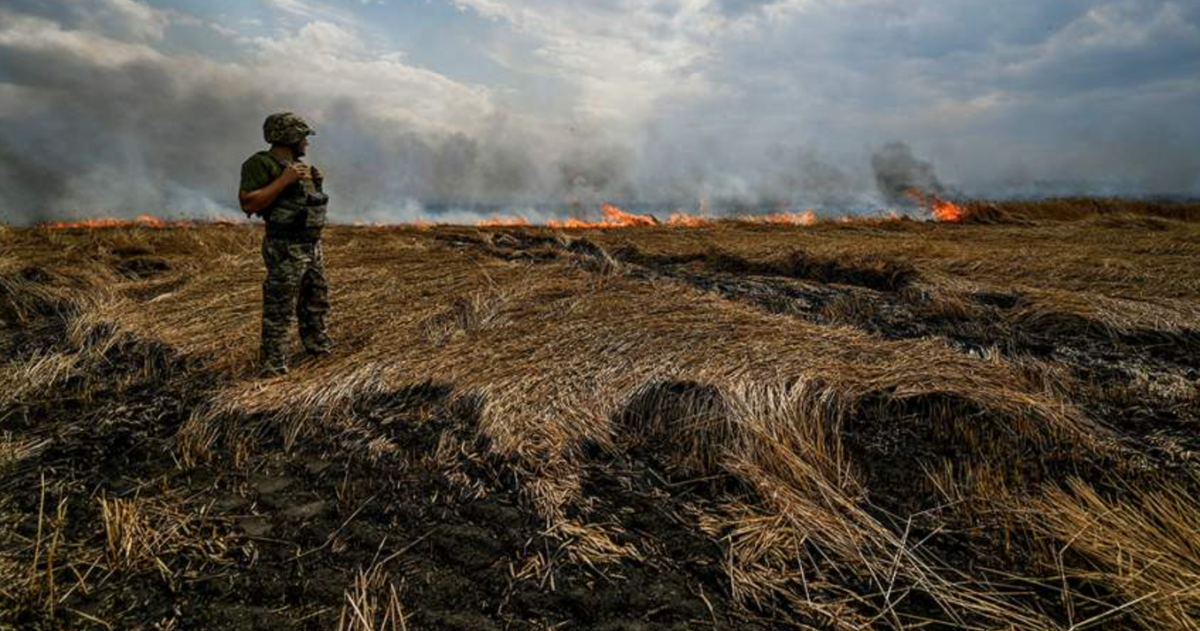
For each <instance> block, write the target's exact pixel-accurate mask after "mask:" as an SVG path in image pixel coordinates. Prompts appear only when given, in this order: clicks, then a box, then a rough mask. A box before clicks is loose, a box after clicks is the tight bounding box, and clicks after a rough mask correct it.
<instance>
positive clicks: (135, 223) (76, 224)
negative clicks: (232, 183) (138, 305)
mask: <svg viewBox="0 0 1200 631" xmlns="http://www.w3.org/2000/svg"><path fill="white" fill-rule="evenodd" d="M202 223H203V224H205V225H218V226H235V225H239V224H240V223H241V222H238V221H235V220H233V219H230V218H228V217H220V218H217V219H213V220H210V221H203V222H201V221H193V220H182V219H177V220H166V219H162V218H161V217H152V216H150V215H139V216H138V217H137V218H136V219H115V218H111V217H101V218H94V219H80V220H79V221H52V222H48V223H44V224H41V226H42V227H44V228H47V229H49V230H99V229H105V228H147V229H150V230H166V229H168V228H192V227H195V226H197V225H200V224H202Z"/></svg>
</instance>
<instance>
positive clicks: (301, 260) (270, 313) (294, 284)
mask: <svg viewBox="0 0 1200 631" xmlns="http://www.w3.org/2000/svg"><path fill="white" fill-rule="evenodd" d="M263 262H264V263H266V266H267V278H266V280H264V281H263V309H262V357H261V359H262V365H263V367H264V368H265V369H268V370H285V369H286V368H287V338H288V331H289V329H291V325H292V318H293V317H294V318H296V320H298V321H299V323H300V341H302V342H303V343H304V348H305V350H307V351H308V352H310V353H320V352H326V351H328V350H329V347H330V344H331V342H330V339H329V331H328V329H326V327H325V315H326V314H327V313H328V312H329V283H328V281H326V280H325V259H324V256H323V254H322V253H321V242H320V241H317V242H315V243H304V242H300V241H293V240H289V239H278V238H271V237H267V238H264V239H263Z"/></svg>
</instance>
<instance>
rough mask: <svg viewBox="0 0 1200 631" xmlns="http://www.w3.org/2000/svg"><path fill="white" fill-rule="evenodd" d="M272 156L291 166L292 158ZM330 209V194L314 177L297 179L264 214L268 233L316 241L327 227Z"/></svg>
mask: <svg viewBox="0 0 1200 631" xmlns="http://www.w3.org/2000/svg"><path fill="white" fill-rule="evenodd" d="M271 157H272V158H274V159H275V161H276V162H277V163H279V165H280V166H281V167H282V168H284V169H286V168H288V166H290V165H291V163H290V162H288V161H285V160H280V159H279V158H277V157H275V156H271ZM328 208H329V196H328V195H326V194H325V193H324V192H323V191H322V190H321V189H320V187H318V186H317V184H316V182H314V181H313V180H312V178H305V179H303V180H300V181H298V182H295V183H293V184H292V185H290V186H288V187H287V188H285V189H283V192H282V193H280V194H279V197H278V198H276V199H275V203H274V204H272V205H271V207H270V208H268V209H267V210H266V211H265V212H264V213H263V219H264V220H266V222H267V236H268V237H279V238H291V239H309V240H315V239H317V238H319V237H320V236H321V229H322V228H324V227H325V217H326V214H327V212H328Z"/></svg>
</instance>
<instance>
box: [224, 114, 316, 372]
mask: <svg viewBox="0 0 1200 631" xmlns="http://www.w3.org/2000/svg"><path fill="white" fill-rule="evenodd" d="M313 133H315V132H313V131H312V129H311V128H310V127H309V126H308V124H307V123H305V122H304V121H303V120H302V119H300V117H298V116H296V115H294V114H291V113H289V112H285V113H282V114H273V115H271V116H270V117H268V118H267V120H266V122H265V123H264V124H263V136H264V138H265V139H266V141H267V142H269V143H272V144H283V145H291V144H297V143H299V142H301V141H302V140H304V138H306V137H307V136H310V135H312V134H313ZM289 165H290V162H288V161H286V160H280V159H279V158H277V157H275V156H274V155H273V154H271V153H270V152H268V151H260V152H259V153H256V154H255V155H253V156H251V157H250V159H249V160H247V161H246V162H245V163H244V164H243V165H242V187H241V188H242V190H245V191H253V190H258V189H259V188H262V187H264V186H267V185H268V184H270V183H271V182H272V181H274V180H275V178H277V177H279V175H280V174H281V173H282V172H283V170H284V169H285V168H287V167H288V166H289ZM323 184H324V183H323V181H322V179H321V178H320V176H319V174H318V176H316V177H314V178H312V179H305V180H301V181H299V182H296V183H294V184H292V185H291V186H288V187H287V188H286V189H284V191H283V193H281V194H280V195H279V197H278V198H277V199H276V200H275V202H274V203H273V204H272V205H271V206H270V207H269V208H266V209H264V210H263V211H262V212H261V213H260V214H261V215H262V217H263V219H264V220H265V221H266V224H267V225H266V228H267V229H266V237H265V238H264V239H263V246H262V254H263V263H264V264H265V265H266V268H267V277H266V280H264V281H263V309H262V349H261V361H262V366H263V371H264V372H265V373H268V374H279V373H283V372H286V371H287V353H286V349H287V337H288V331H289V329H290V328H291V324H292V318H293V317H295V318H296V319H297V320H298V321H299V324H300V327H299V328H300V340H301V341H302V342H303V343H304V348H305V350H307V351H308V352H309V353H311V354H324V353H328V352H329V349H330V346H331V341H330V339H329V332H328V329H327V328H326V323H325V316H326V313H328V311H329V283H328V282H327V281H326V279H325V262H324V257H323V255H322V252H321V229H322V228H324V226H325V217H326V207H327V204H328V197H327V196H326V195H325V193H324V191H323Z"/></svg>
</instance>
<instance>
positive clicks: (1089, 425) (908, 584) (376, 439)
mask: <svg viewBox="0 0 1200 631" xmlns="http://www.w3.org/2000/svg"><path fill="white" fill-rule="evenodd" d="M967 210H968V211H969V212H968V213H967V216H966V218H965V220H964V221H961V222H956V223H933V222H923V221H912V220H906V219H889V220H856V221H848V222H836V221H830V222H817V223H816V224H815V225H776V224H767V223H751V222H744V221H741V222H739V221H698V222H694V225H691V226H689V227H683V226H679V225H676V226H669V225H668V226H654V225H650V226H638V227H631V228H625V229H614V230H587V229H552V228H543V227H532V226H501V227H453V226H437V227H427V228H417V227H392V228H382V227H359V228H352V227H340V228H334V229H332V230H331V231H330V232H329V233H328V235H327V238H326V245H325V247H326V252H325V253H326V259H327V267H328V271H329V274H330V280H331V286H332V290H333V295H332V300H333V312H332V322H331V331H332V333H333V335H334V336H335V338H336V343H337V347H336V350H335V353H334V354H333V355H332V356H330V357H327V358H323V359H318V360H298V361H297V362H296V363H294V364H293V367H292V371H291V372H290V374H288V375H286V376H283V377H279V378H275V379H266V380H265V379H259V378H257V377H256V376H255V375H256V371H257V366H256V352H257V345H258V337H259V333H258V327H259V313H260V312H259V309H260V305H259V300H260V295H261V294H260V291H261V282H262V278H263V273H264V272H263V266H262V261H261V256H260V251H259V244H260V240H261V238H262V237H261V232H260V231H259V230H257V229H255V228H251V227H248V226H226V225H193V226H178V227H172V228H168V229H152V228H151V227H149V226H138V225H135V226H126V227H116V228H108V229H52V228H51V227H39V228H20V229H18V228H0V319H2V320H0V324H2V326H3V328H2V329H0V357H3V364H2V365H0V384H2V388H0V522H2V527H0V616H3V618H0V627H4V628H20V629H60V628H104V629H164V630H165V629H216V628H219V629H225V630H228V631H240V630H243V629H344V630H350V629H354V630H363V631H365V630H382V629H387V630H393V629H462V630H472V631H474V630H484V629H517V630H523V629H606V630H618V629H625V630H634V629H638V630H667V629H710V628H717V629H751V630H753V629H760V630H764V629H805V628H818V629H916V628H928V629H939V628H949V629H1029V630H1034V629H1037V630H1041V629H1062V630H1066V629H1072V630H1080V629H1090V628H1094V629H1131V628H1132V629H1148V630H1150V629H1154V630H1158V629H1178V630H1184V629H1198V628H1200V273H1198V270H1200V222H1198V221H1197V219H1200V211H1198V209H1197V208H1196V207H1194V205H1192V206H1184V205H1165V206H1164V205H1154V204H1135V203H1126V202H1119V201H1111V200H1110V201H1103V202H1101V201H1086V200H1075V201H1071V202H1053V203H1041V204H1034V203H1029V204H1011V205H1004V204H1001V205H984V204H978V205H971V206H969V207H968V208H967ZM295 345H296V346H295V348H294V351H295V353H296V355H297V356H298V355H300V348H299V343H298V341H296V342H295Z"/></svg>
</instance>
